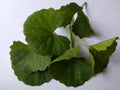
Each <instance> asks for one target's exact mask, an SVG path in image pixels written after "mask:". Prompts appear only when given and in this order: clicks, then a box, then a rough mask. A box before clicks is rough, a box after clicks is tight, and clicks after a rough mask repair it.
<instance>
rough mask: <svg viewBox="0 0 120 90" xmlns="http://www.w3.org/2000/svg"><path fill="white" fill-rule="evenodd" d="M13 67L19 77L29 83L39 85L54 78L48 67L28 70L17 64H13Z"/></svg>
mask: <svg viewBox="0 0 120 90" xmlns="http://www.w3.org/2000/svg"><path fill="white" fill-rule="evenodd" d="M12 68H13V69H14V73H15V75H16V76H17V78H18V79H19V80H20V81H23V82H24V83H25V84H27V85H31V86H38V85H42V84H44V83H47V82H49V81H50V80H51V79H52V76H51V74H49V73H48V70H47V69H46V70H45V71H37V72H27V71H24V70H23V69H20V67H19V68H18V67H16V66H15V65H12Z"/></svg>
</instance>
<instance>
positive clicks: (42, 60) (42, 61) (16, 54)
mask: <svg viewBox="0 0 120 90" xmlns="http://www.w3.org/2000/svg"><path fill="white" fill-rule="evenodd" d="M10 54H11V60H12V64H14V65H15V66H16V67H18V68H21V69H24V70H26V71H33V72H35V71H38V70H40V71H44V70H45V69H46V68H47V67H48V65H49V64H50V63H51V57H50V56H42V55H37V54H36V53H34V52H32V51H31V50H30V48H29V47H28V46H27V45H25V44H23V43H22V42H20V41H18V42H14V43H13V45H12V46H11V52H10Z"/></svg>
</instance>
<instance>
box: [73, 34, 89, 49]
mask: <svg viewBox="0 0 120 90" xmlns="http://www.w3.org/2000/svg"><path fill="white" fill-rule="evenodd" d="M72 36H73V37H74V38H75V39H76V40H77V41H78V42H79V43H81V44H82V45H84V46H85V47H87V48H89V47H90V46H89V45H88V44H87V43H86V42H84V41H83V40H82V39H80V38H79V36H77V35H75V34H74V33H73V32H72Z"/></svg>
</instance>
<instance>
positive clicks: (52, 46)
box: [27, 34, 70, 56]
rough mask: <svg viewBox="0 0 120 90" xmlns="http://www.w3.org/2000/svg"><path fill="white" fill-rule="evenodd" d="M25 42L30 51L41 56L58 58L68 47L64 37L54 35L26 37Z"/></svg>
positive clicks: (67, 41)
mask: <svg viewBox="0 0 120 90" xmlns="http://www.w3.org/2000/svg"><path fill="white" fill-rule="evenodd" d="M27 41H28V43H29V46H30V47H31V49H32V50H33V51H34V52H36V53H37V54H41V55H52V56H53V55H55V56H58V55H60V54H62V53H64V52H65V51H66V50H67V49H69V47H70V45H69V44H70V42H69V40H68V39H67V38H66V37H64V36H61V35H55V34H51V35H48V36H40V35H38V36H33V37H27Z"/></svg>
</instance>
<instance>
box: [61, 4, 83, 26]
mask: <svg viewBox="0 0 120 90" xmlns="http://www.w3.org/2000/svg"><path fill="white" fill-rule="evenodd" d="M81 9H82V8H81V7H80V6H78V5H77V4H76V3H70V4H68V5H66V6H62V7H61V8H60V9H59V11H60V12H61V13H62V16H63V17H62V18H63V24H62V26H64V27H65V26H66V25H68V24H71V21H72V20H73V16H74V14H75V13H76V12H77V11H79V10H81Z"/></svg>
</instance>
